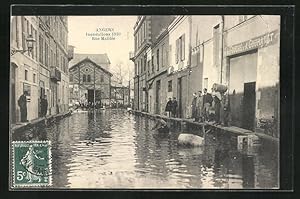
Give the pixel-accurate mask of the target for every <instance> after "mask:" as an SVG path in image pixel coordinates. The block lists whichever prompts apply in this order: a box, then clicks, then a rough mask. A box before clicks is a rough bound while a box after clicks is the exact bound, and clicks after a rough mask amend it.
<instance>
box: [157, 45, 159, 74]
mask: <svg viewBox="0 0 300 199" xmlns="http://www.w3.org/2000/svg"><path fill="white" fill-rule="evenodd" d="M156 64H157V68H156V70H159V49H157V50H156Z"/></svg>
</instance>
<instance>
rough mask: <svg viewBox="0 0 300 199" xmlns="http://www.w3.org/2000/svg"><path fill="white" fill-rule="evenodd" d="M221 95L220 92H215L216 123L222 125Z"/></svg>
mask: <svg viewBox="0 0 300 199" xmlns="http://www.w3.org/2000/svg"><path fill="white" fill-rule="evenodd" d="M221 100H222V97H221V93H220V92H218V91H214V102H215V123H216V124H221V118H220V114H221Z"/></svg>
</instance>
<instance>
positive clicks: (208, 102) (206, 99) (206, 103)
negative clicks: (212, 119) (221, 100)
mask: <svg viewBox="0 0 300 199" xmlns="http://www.w3.org/2000/svg"><path fill="white" fill-rule="evenodd" d="M203 92H204V94H203V116H204V121H208V120H209V110H210V107H211V106H212V102H213V97H212V96H211V94H210V93H208V92H207V89H206V88H204V90H203Z"/></svg>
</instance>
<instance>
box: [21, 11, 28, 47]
mask: <svg viewBox="0 0 300 199" xmlns="http://www.w3.org/2000/svg"><path fill="white" fill-rule="evenodd" d="M26 25H27V22H26V18H25V17H24V16H22V48H23V50H25V49H26V30H27V27H26Z"/></svg>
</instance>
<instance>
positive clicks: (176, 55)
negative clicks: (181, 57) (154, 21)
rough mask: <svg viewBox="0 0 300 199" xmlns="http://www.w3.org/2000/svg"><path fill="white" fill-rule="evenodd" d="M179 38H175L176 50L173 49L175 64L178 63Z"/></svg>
mask: <svg viewBox="0 0 300 199" xmlns="http://www.w3.org/2000/svg"><path fill="white" fill-rule="evenodd" d="M178 44H179V39H177V40H176V51H175V61H176V64H177V63H178V53H179V52H178V47H179V45H178Z"/></svg>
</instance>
